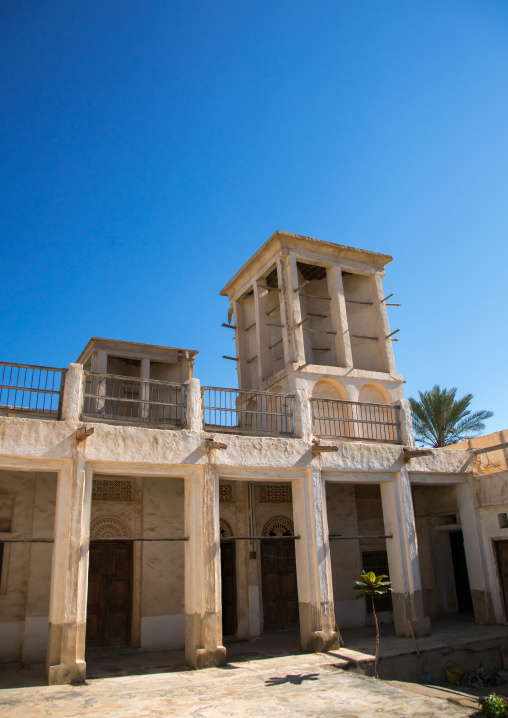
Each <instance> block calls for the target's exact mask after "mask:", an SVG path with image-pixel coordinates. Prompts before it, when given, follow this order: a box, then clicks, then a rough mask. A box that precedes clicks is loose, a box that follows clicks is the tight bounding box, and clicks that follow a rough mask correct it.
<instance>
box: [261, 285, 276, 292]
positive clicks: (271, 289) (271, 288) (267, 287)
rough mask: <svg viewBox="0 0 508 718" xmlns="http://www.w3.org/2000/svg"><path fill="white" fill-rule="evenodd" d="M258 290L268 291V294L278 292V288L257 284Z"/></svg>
mask: <svg viewBox="0 0 508 718" xmlns="http://www.w3.org/2000/svg"><path fill="white" fill-rule="evenodd" d="M258 287H259V288H260V289H268V291H270V292H280V289H279V287H269V286H268V285H267V284H258Z"/></svg>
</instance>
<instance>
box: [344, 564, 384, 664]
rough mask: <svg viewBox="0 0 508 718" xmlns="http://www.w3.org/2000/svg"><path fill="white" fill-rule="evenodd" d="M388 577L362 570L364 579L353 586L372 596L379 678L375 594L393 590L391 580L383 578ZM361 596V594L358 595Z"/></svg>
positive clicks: (365, 594)
mask: <svg viewBox="0 0 508 718" xmlns="http://www.w3.org/2000/svg"><path fill="white" fill-rule="evenodd" d="M385 578H388V576H386V575H385V574H383V575H382V576H376V574H375V573H374V571H369V572H368V573H366V572H365V571H362V580H361V581H355V585H354V586H353V588H354V589H355V591H363V594H364V596H370V600H371V601H372V613H373V614H374V622H375V624H376V661H375V664H374V678H379V675H378V671H377V664H378V661H379V625H378V622H377V613H376V605H375V602H374V596H379V595H381V594H383V593H388V591H391V590H392V589H391V587H390V581H384V580H383V579H385ZM358 598H361V596H358Z"/></svg>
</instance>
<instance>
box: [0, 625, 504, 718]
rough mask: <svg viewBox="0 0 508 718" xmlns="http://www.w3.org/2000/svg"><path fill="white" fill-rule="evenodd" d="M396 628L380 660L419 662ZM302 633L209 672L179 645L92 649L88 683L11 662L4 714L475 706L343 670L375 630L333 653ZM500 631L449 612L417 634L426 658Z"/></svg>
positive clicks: (336, 717)
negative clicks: (188, 661)
mask: <svg viewBox="0 0 508 718" xmlns="http://www.w3.org/2000/svg"><path fill="white" fill-rule="evenodd" d="M392 630H393V627H390V626H384V627H383V632H384V633H385V634H386V635H384V636H382V640H381V654H382V657H383V660H386V661H387V662H388V663H387V665H388V664H389V661H390V660H391V658H392V657H396V656H401V655H407V656H408V660H409V656H410V655H411V654H412V655H413V660H414V656H415V648H414V644H413V642H412V640H411V639H405V638H397V637H396V636H393V635H390V633H391V631H392ZM298 638H299V637H298V633H297V632H288V633H283V634H281V633H279V634H268V635H265V636H263V637H261V638H260V639H258V640H254V641H242V642H240V641H239V642H234V643H227V644H226V645H227V649H228V661H229V662H228V664H227V665H226V666H224V667H222V668H213V669H208V670H204V671H193V670H190V669H188V668H187V667H186V666H185V665H184V663H183V652H182V651H168V652H161V653H151V654H147V653H145V654H140V653H139V652H138V651H137V650H135V649H116V650H111V651H102V652H99V651H96V652H89V653H87V674H88V677H87V681H86V684H84V685H79V686H47V685H45V677H44V666H43V664H34V665H32V666H21V665H19V664H10V665H5V666H2V667H1V668H0V687H1V688H2V689H3V690H1V691H0V716H2V717H3V716H6V717H7V716H9V718H32V717H35V716H37V717H38V718H39V717H41V716H51V717H53V716H54V717H55V718H63V717H65V718H68V717H74V716H86V718H95V716H97V717H99V716H100V717H101V718H104V716H107V717H108V718H131V717H132V718H134V717H136V718H143V717H144V716H150V717H151V718H159V716H161V717H162V716H164V717H167V718H172V717H173V716H182V717H183V716H193V717H194V716H195V717H196V718H212V717H213V718H215V717H216V716H217V717H218V716H221V717H229V716H235V717H236V716H239V717H241V716H248V717H251V716H252V718H275V717H277V718H295V716H308V717H313V716H316V717H317V716H320V718H367V716H368V717H369V718H372V717H373V716H393V717H394V718H398V717H401V718H402V717H406V716H408V717H409V716H411V718H416V717H418V718H434V716H435V717H436V718H437V716H441V718H447V717H449V718H459V717H460V718H462V717H465V716H471V715H473V714H474V713H475V710H476V706H477V698H476V696H477V695H480V694H481V691H475V690H467V689H464V688H459V689H458V690H457V689H455V688H454V687H453V686H451V685H450V684H448V685H437V686H425V685H418V684H415V683H402V682H400V681H395V680H391V681H384V680H375V679H372V678H368V677H366V676H363V675H358V674H356V673H352V672H349V671H343V670H341V669H340V666H343V665H344V664H347V663H351V661H360V662H361V661H365V660H367V661H368V660H372V655H373V652H374V645H375V642H374V637H373V629H372V628H366V629H354V630H345V631H343V638H344V640H345V643H346V647H345V648H341V649H339V650H337V651H332V652H330V653H326V654H305V653H302V652H301V651H300V650H299V647H298ZM494 638H497V639H499V640H502V641H503V642H505V643H507V644H508V627H504V626H478V625H477V624H474V623H473V622H471V621H468V620H464V619H450V620H446V621H442V622H437V621H435V622H433V634H432V635H431V636H428V637H425V638H421V639H418V646H419V649H420V651H421V652H422V655H424V656H425V652H431V651H437V652H443V653H444V655H445V652H446V651H448V650H449V646H453V645H458V644H459V643H462V644H463V643H464V642H468V641H473V642H476V643H477V645H479V646H480V645H481V644H482V642H483V643H485V642H488V641H491V640H493V639H494ZM428 655H429V656H430V653H429V654H428ZM495 667H497V666H491V668H495ZM435 678H436V680H439V679H440V677H439V676H436V677H435ZM488 692H490V691H488V690H487V691H484V692H483V693H484V694H485V693H488ZM496 692H500V690H499V689H496Z"/></svg>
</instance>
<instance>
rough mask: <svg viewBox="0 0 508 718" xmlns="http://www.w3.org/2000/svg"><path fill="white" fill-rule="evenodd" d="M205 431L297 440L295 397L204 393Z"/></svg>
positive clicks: (209, 388)
mask: <svg viewBox="0 0 508 718" xmlns="http://www.w3.org/2000/svg"><path fill="white" fill-rule="evenodd" d="M201 396H202V407H203V414H204V419H203V426H204V429H205V431H219V432H228V433H231V434H260V435H264V436H294V435H295V421H294V397H293V396H290V395H287V394H274V393H270V392H267V391H240V390H238V389H224V388H221V387H213V386H204V387H202V389H201Z"/></svg>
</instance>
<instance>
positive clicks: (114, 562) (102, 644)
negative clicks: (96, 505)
mask: <svg viewBox="0 0 508 718" xmlns="http://www.w3.org/2000/svg"><path fill="white" fill-rule="evenodd" d="M90 536H91V541H90V553H89V566H88V601H87V616H86V647H87V648H106V647H110V646H128V645H129V643H130V637H131V621H132V570H133V560H132V541H115V538H119V539H120V538H127V537H129V536H132V532H131V530H130V527H129V525H128V523H127V522H126V521H125V520H124V519H122V518H119V517H118V516H101V517H100V518H97V519H95V520H94V521H92V523H91V525H90ZM101 537H104V538H106V539H111V540H110V541H102V540H100V541H99V540H98V541H94V540H93V539H94V538H96V539H99V538H101Z"/></svg>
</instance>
